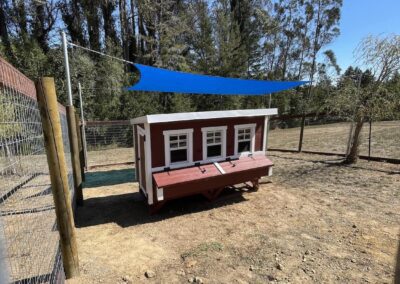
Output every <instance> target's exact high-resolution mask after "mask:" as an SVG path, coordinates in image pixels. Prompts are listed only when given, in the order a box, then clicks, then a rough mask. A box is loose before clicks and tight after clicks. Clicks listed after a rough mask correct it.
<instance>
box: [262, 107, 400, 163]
mask: <svg viewBox="0 0 400 284" xmlns="http://www.w3.org/2000/svg"><path fill="white" fill-rule="evenodd" d="M301 122H302V119H301V116H300V115H293V116H290V115H289V116H282V117H274V118H273V119H272V120H271V122H270V131H269V135H268V138H269V141H268V148H269V149H279V150H289V151H297V150H298V149H299V148H298V147H299V142H300V141H299V140H300V129H301ZM351 127H352V123H351V122H350V121H348V120H345V119H343V118H340V117H336V116H332V115H312V114H311V115H307V116H306V119H305V126H304V135H303V144H302V150H303V151H310V152H320V153H331V154H341V155H343V154H346V153H347V148H348V144H349V136H350V131H351ZM369 132H370V125H369V122H368V121H366V122H365V123H364V126H363V129H362V131H361V134H360V147H359V151H360V155H362V156H369V155H370V156H371V157H376V158H380V159H383V160H384V159H387V160H389V159H395V160H400V143H399V142H398V141H400V121H373V122H372V123H371V135H369V134H370V133H369ZM370 139H371V140H370ZM369 144H371V148H370V150H371V151H369Z"/></svg>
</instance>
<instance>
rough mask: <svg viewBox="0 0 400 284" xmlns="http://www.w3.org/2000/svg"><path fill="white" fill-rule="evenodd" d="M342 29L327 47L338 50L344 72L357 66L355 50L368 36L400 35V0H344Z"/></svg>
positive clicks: (338, 58)
mask: <svg viewBox="0 0 400 284" xmlns="http://www.w3.org/2000/svg"><path fill="white" fill-rule="evenodd" d="M340 31H341V34H340V36H339V37H338V38H336V39H335V40H334V42H333V43H331V44H330V45H329V46H328V47H327V49H332V50H333V51H334V52H335V54H336V57H337V60H338V63H339V65H340V67H341V68H342V71H344V70H345V69H347V67H348V66H350V65H353V66H357V64H356V63H355V59H354V56H353V51H354V49H356V48H357V46H358V44H359V43H360V41H361V40H362V39H363V38H364V37H366V36H368V35H370V34H372V35H380V34H400V0H344V1H343V8H342V17H341V22H340Z"/></svg>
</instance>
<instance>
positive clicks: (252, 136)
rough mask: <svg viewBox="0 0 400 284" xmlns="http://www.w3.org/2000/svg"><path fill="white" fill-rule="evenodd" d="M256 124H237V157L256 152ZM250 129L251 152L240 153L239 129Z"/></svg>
mask: <svg viewBox="0 0 400 284" xmlns="http://www.w3.org/2000/svg"><path fill="white" fill-rule="evenodd" d="M256 125H257V124H256V123H251V124H237V125H235V152H234V153H235V156H244V155H248V154H251V153H254V152H255V150H254V149H255V141H256V139H255V135H256ZM246 128H250V145H251V150H250V151H248V152H242V153H238V140H239V139H238V136H239V129H246Z"/></svg>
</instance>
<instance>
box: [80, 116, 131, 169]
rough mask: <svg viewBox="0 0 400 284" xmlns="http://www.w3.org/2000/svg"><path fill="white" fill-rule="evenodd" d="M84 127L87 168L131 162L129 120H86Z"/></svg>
mask: <svg viewBox="0 0 400 284" xmlns="http://www.w3.org/2000/svg"><path fill="white" fill-rule="evenodd" d="M84 129H85V130H84V131H85V137H86V145H85V147H86V153H87V154H86V156H87V167H88V168H91V167H97V166H105V165H114V164H123V163H132V162H133V160H134V157H133V133H132V126H131V125H130V123H129V120H114V121H88V122H86V123H85V128H84Z"/></svg>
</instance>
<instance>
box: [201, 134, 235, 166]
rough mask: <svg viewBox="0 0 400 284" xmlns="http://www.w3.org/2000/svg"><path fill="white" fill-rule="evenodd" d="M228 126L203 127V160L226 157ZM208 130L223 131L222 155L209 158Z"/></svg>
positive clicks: (216, 159)
mask: <svg viewBox="0 0 400 284" xmlns="http://www.w3.org/2000/svg"><path fill="white" fill-rule="evenodd" d="M227 129H228V127H227V126H214V127H203V128H201V132H202V136H203V161H209V162H216V161H220V160H221V159H225V158H226V130H227ZM208 131H221V133H222V135H221V147H222V149H221V156H218V157H212V158H207V132H208Z"/></svg>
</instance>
